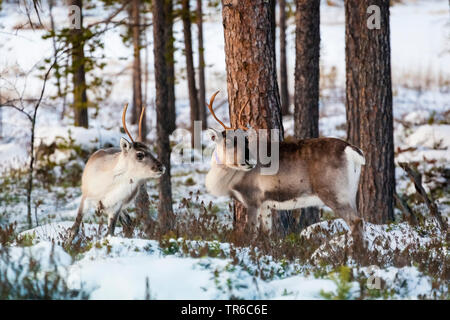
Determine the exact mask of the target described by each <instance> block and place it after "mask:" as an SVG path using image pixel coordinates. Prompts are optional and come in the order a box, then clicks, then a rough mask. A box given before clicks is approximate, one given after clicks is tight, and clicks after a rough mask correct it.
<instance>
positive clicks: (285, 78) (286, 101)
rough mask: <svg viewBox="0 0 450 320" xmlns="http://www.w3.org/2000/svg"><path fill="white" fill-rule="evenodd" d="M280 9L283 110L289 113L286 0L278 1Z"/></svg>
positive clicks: (283, 112) (284, 113)
mask: <svg viewBox="0 0 450 320" xmlns="http://www.w3.org/2000/svg"><path fill="white" fill-rule="evenodd" d="M278 8H279V11H280V98H281V112H282V114H283V115H288V114H289V88H288V75H287V58H286V0H279V1H278Z"/></svg>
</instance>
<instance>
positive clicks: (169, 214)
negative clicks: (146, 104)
mask: <svg viewBox="0 0 450 320" xmlns="http://www.w3.org/2000/svg"><path fill="white" fill-rule="evenodd" d="M164 1H165V0H154V1H153V46H154V47H153V52H154V56H155V57H154V64H155V87H156V133H157V141H158V143H157V151H158V159H159V160H160V161H161V162H162V163H163V164H164V166H165V167H166V171H165V173H164V174H163V175H162V176H161V178H160V179H159V184H158V190H159V204H158V220H159V224H160V228H161V230H162V232H163V233H165V232H167V231H169V230H171V229H173V227H174V223H175V216H174V213H173V209H172V186H171V181H170V141H169V134H170V133H169V130H168V128H169V119H168V117H167V106H168V100H169V89H168V86H167V82H168V80H167V77H168V63H167V59H166V57H167V55H166V54H167V49H168V45H167V40H168V39H167V38H166V37H164V35H165V26H166V16H165V12H164Z"/></svg>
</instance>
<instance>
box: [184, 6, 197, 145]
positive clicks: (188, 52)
mask: <svg viewBox="0 0 450 320" xmlns="http://www.w3.org/2000/svg"><path fill="white" fill-rule="evenodd" d="M181 6H182V12H181V16H182V20H183V33H184V50H185V52H184V54H185V56H186V72H187V80H188V87H189V104H190V106H191V141H192V145H194V122H195V121H196V120H200V112H199V107H198V98H197V88H196V86H195V70H194V60H193V57H192V35H191V11H190V7H189V0H182V1H181Z"/></svg>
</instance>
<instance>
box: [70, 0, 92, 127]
mask: <svg viewBox="0 0 450 320" xmlns="http://www.w3.org/2000/svg"><path fill="white" fill-rule="evenodd" d="M69 4H70V5H72V6H77V7H79V8H80V26H81V28H80V29H77V28H73V29H71V30H70V42H71V45H72V72H73V80H72V81H73V110H74V118H75V126H77V127H85V128H87V127H88V125H89V123H88V110H87V95H86V76H85V71H84V39H83V9H82V8H83V4H82V0H71V1H70V3H69Z"/></svg>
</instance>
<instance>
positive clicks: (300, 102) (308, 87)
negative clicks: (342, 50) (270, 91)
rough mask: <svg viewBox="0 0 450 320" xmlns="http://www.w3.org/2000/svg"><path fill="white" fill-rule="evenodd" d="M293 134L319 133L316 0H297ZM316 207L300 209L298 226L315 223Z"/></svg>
mask: <svg viewBox="0 0 450 320" xmlns="http://www.w3.org/2000/svg"><path fill="white" fill-rule="evenodd" d="M295 26H296V29H295V35H296V38H295V52H296V55H295V93H294V96H295V97H294V100H295V102H294V104H295V112H294V136H295V137H296V138H297V139H308V138H317V137H318V136H319V73H320V71H319V70H320V69H319V57H320V0H297V10H296V14H295ZM319 221H320V215H319V210H318V208H315V207H310V208H305V209H302V210H301V214H300V221H299V229H300V230H302V229H304V228H305V227H307V226H309V225H311V224H313V223H316V222H319Z"/></svg>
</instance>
